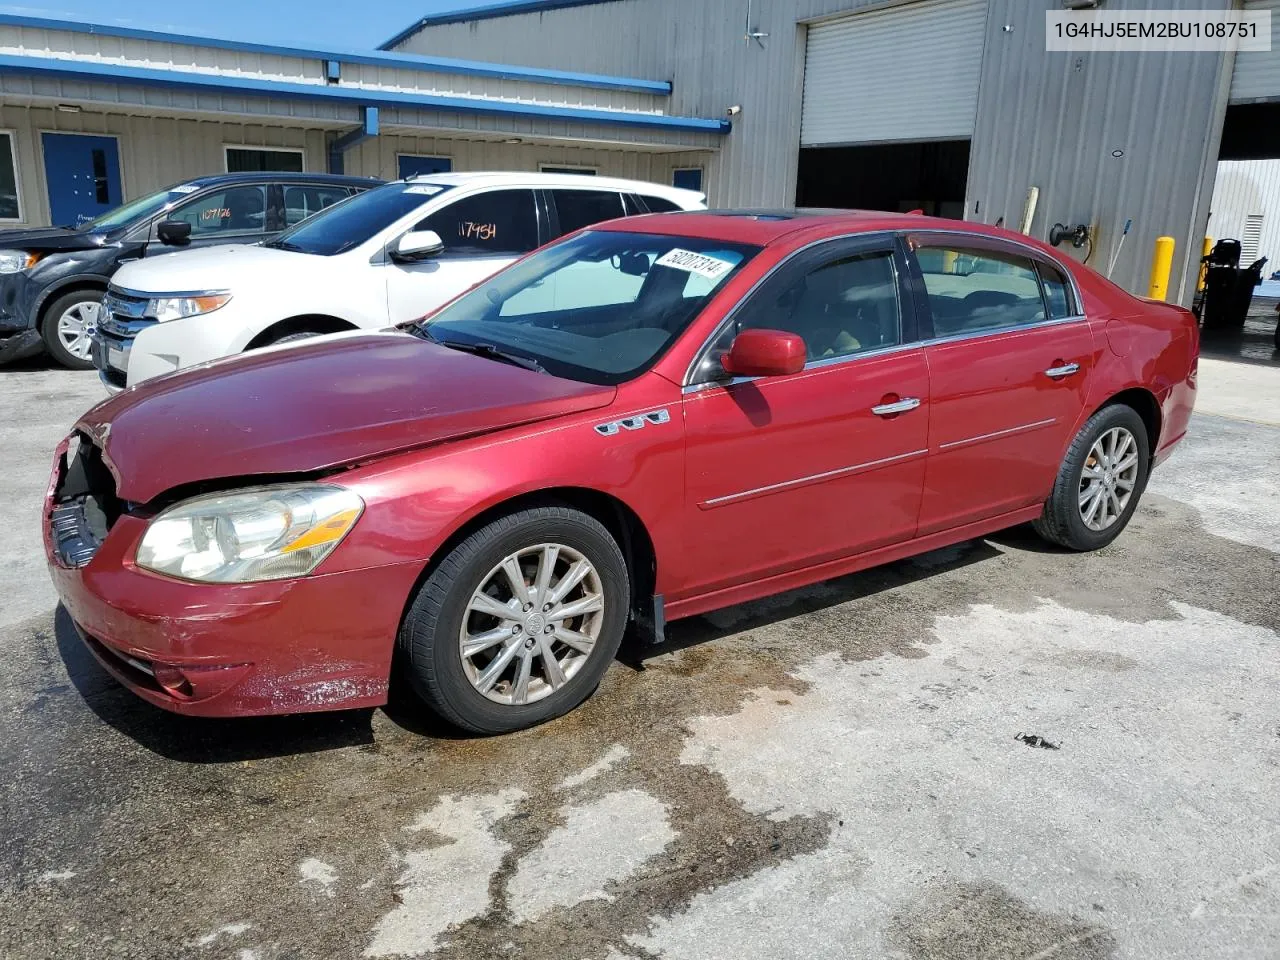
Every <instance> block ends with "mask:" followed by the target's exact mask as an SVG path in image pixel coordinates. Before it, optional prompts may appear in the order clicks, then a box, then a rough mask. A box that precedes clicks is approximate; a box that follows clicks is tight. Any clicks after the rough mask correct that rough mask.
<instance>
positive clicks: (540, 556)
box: [399, 506, 630, 734]
mask: <svg viewBox="0 0 1280 960" xmlns="http://www.w3.org/2000/svg"><path fill="white" fill-rule="evenodd" d="M629 599H630V586H629V581H628V577H627V567H626V563H625V562H624V561H623V558H622V552H621V551H620V550H619V549H618V545H617V543H616V542H615V541H614V539H613V537H612V536H611V535H610V534H609V531H608V530H606V529H605V527H604V526H603V525H602V524H600V523H599V521H597V520H595V519H594V518H593V517H590V516H588V515H586V514H584V513H581V512H579V511H577V510H573V509H571V508H568V507H558V506H547V507H536V508H533V509H528V510H521V511H519V512H517V513H513V514H511V515H509V516H506V517H502V518H500V519H498V520H495V521H493V522H492V523H490V524H488V525H487V526H485V527H482V528H481V529H479V530H477V531H476V532H475V533H473V534H471V536H469V537H467V538H466V539H465V540H463V541H462V542H461V543H459V544H458V545H457V546H456V547H454V549H453V550H452V551H450V553H449V554H448V555H447V556H446V557H445V558H444V560H443V561H441V563H440V564H439V565H438V566H437V567H436V568H435V570H434V571H433V572H432V573H431V575H430V576H429V577H427V579H426V581H425V582H424V583H423V584H422V586H421V587H420V588H419V590H418V593H417V596H416V597H415V598H414V600H413V604H412V606H411V607H410V609H409V613H408V615H407V616H406V617H405V621H404V624H403V626H402V627H401V629H400V636H399V647H400V650H401V652H402V653H403V655H404V659H405V661H406V664H407V667H408V673H409V680H410V683H411V684H412V686H413V688H414V690H415V691H416V692H417V693H418V695H419V696H420V697H422V699H423V700H425V701H426V702H427V704H428V705H429V706H431V707H432V709H434V710H435V711H436V712H437V713H439V714H440V715H441V716H442V717H444V718H445V719H446V720H448V721H449V722H450V723H452V724H454V725H455V726H458V727H461V728H462V729H464V730H469V731H471V732H473V733H480V734H494V733H507V732H510V731H513V730H520V729H523V728H525V727H531V726H534V725H535V724H539V723H543V722H545V721H547V720H551V719H553V718H555V717H559V716H562V715H563V714H565V713H568V712H569V711H570V710H572V709H573V708H574V707H576V706H578V705H579V704H580V703H582V701H584V700H586V699H587V698H588V697H589V696H591V694H592V693H593V692H594V691H595V688H596V686H597V685H598V684H599V683H600V679H601V677H603V676H604V673H605V671H606V670H607V669H608V668H609V664H610V662H611V661H612V660H613V657H614V654H616V653H617V650H618V646H619V644H620V643H621V641H622V634H623V630H624V629H625V627H626V622H627V614H628V608H629Z"/></svg>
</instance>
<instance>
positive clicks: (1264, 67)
mask: <svg viewBox="0 0 1280 960" xmlns="http://www.w3.org/2000/svg"><path fill="white" fill-rule="evenodd" d="M1244 8H1245V9H1246V10H1270V11H1271V50H1270V51H1268V52H1263V51H1261V50H1255V51H1250V52H1247V53H1237V54H1236V65H1235V70H1234V71H1233V73H1232V76H1231V102H1232V103H1255V102H1258V101H1262V100H1280V39H1277V37H1280V26H1278V24H1280V0H1244Z"/></svg>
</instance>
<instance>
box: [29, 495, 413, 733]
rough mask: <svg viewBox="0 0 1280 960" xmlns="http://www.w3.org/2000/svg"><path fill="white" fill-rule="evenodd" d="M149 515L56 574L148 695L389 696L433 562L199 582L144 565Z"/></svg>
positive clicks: (276, 708) (243, 702)
mask: <svg viewBox="0 0 1280 960" xmlns="http://www.w3.org/2000/svg"><path fill="white" fill-rule="evenodd" d="M145 529H146V523H145V521H142V520H139V519H137V518H134V517H128V516H124V517H121V518H120V519H119V520H118V521H117V522H116V524H115V526H114V527H113V528H112V530H111V532H110V533H109V534H108V535H107V538H106V540H105V541H104V542H103V544H102V546H101V548H100V549H99V550H98V552H97V553H96V555H94V557H93V559H92V560H90V561H89V562H88V564H87V565H86V566H84V567H81V568H70V567H67V566H64V565H63V564H62V562H61V561H60V560H59V559H58V558H57V555H56V552H55V551H54V549H53V544H52V538H51V536H50V534H49V532H48V523H47V522H46V544H45V546H46V553H47V556H48V561H49V569H50V572H51V574H52V577H53V582H54V586H55V588H56V589H57V592H58V596H59V597H60V598H61V600H62V603H63V605H64V606H65V608H66V610H67V612H68V614H70V616H71V619H72V621H73V622H74V623H75V625H76V629H77V630H78V631H79V632H80V634H81V636H82V637H83V638H84V640H85V643H86V644H87V646H88V647H89V649H90V651H92V653H93V654H94V656H95V657H96V658H97V659H98V661H99V662H100V663H101V664H102V665H103V667H105V668H106V670H107V671H108V672H110V673H111V674H112V676H114V677H115V678H116V679H117V680H118V681H120V683H122V684H123V685H124V686H126V687H128V688H129V689H130V690H132V691H133V692H134V693H135V694H137V695H138V696H139V697H142V698H143V699H144V700H147V701H148V702H150V703H152V704H154V705H156V706H158V707H162V708H163V709H165V710H170V711H173V712H174V713H182V714H189V715H193V716H205V717H237V716H259V715H266V714H280V713H303V712H310V711H319V710H342V709H350V708H355V707H368V706H378V705H381V704H383V703H385V702H386V698H387V683H388V678H389V675H390V669H391V658H392V651H393V649H394V646H395V636H396V631H397V630H398V629H399V622H400V616H401V613H402V612H403V610H404V607H405V602H406V600H407V598H408V596H409V594H410V592H411V591H412V589H413V584H414V582H415V580H416V578H417V575H418V573H419V572H420V570H421V566H420V564H399V565H393V566H389V567H376V568H372V569H365V570H355V571H346V572H341V573H334V574H329V575H324V576H313V577H304V578H301V579H298V580H282V581H274V582H270V583H254V584H199V583H189V582H186V581H179V580H173V579H170V578H167V577H160V576H157V575H154V574H151V573H149V572H147V571H143V570H140V569H138V568H137V567H136V566H134V565H133V562H132V557H133V555H134V552H135V551H136V546H137V542H138V540H140V539H141V536H142V533H143V532H144V530H145Z"/></svg>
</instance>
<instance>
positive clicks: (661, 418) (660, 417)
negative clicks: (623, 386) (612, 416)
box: [596, 409, 671, 437]
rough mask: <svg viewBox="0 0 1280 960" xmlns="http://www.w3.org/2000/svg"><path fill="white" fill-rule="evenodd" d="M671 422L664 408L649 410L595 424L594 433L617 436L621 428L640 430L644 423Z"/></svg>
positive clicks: (656, 424) (658, 423)
mask: <svg viewBox="0 0 1280 960" xmlns="http://www.w3.org/2000/svg"><path fill="white" fill-rule="evenodd" d="M670 422H671V414H670V413H668V412H667V411H666V410H665V409H663V410H651V411H650V412H649V413H640V414H636V415H635V416H633V417H623V418H622V419H621V420H614V421H612V422H610V423H599V424H596V433H598V434H600V436H602V437H613V436H617V435H618V434H619V433H620V432H621V431H623V430H640V429H642V428H643V427H644V426H645V425H646V424H650V423H652V424H654V425H655V426H659V425H661V424H664V423H670Z"/></svg>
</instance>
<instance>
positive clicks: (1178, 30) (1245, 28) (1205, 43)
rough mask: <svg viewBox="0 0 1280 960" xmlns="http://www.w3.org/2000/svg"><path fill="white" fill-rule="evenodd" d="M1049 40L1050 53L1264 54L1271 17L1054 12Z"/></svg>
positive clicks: (1048, 21)
mask: <svg viewBox="0 0 1280 960" xmlns="http://www.w3.org/2000/svg"><path fill="white" fill-rule="evenodd" d="M1006 29H1007V28H1006ZM1044 39H1045V50H1047V51H1055V50H1079V51H1093V52H1113V53H1155V52H1170V51H1172V52H1182V51H1186V52H1191V51H1196V50H1236V51H1239V52H1258V53H1263V52H1268V51H1270V50H1271V11H1270V10H1048V11H1046V12H1045V36H1044Z"/></svg>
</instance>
